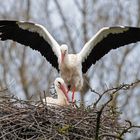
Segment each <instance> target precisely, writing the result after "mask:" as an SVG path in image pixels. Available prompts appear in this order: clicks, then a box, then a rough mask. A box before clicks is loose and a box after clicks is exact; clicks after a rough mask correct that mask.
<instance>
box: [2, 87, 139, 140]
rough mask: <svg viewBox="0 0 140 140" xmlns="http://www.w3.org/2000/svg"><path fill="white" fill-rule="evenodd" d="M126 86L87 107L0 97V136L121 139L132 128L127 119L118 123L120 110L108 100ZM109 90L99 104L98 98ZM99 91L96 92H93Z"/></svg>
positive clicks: (54, 139) (38, 139)
mask: <svg viewBox="0 0 140 140" xmlns="http://www.w3.org/2000/svg"><path fill="white" fill-rule="evenodd" d="M127 88H128V85H127V86H126V87H125V86H120V87H118V88H113V89H109V90H107V91H105V92H103V93H102V94H100V95H99V98H98V100H97V101H96V102H95V103H94V104H93V105H92V106H90V107H86V108H84V107H83V106H80V107H77V106H73V105H70V106H67V107H61V106H47V105H46V104H44V103H43V102H42V101H40V102H39V103H37V104H35V102H31V101H23V100H20V99H18V98H15V97H14V96H6V95H5V96H1V97H0V139H3V140H5V139H12V140H17V139H18V140H24V139H28V140H48V139H49V140H62V139H65V140H117V139H119V140H123V137H124V135H125V134H126V133H127V132H129V131H130V130H131V129H132V128H133V127H138V126H133V125H132V123H131V122H130V121H126V122H124V123H120V120H119V118H120V112H117V109H112V107H111V106H109V103H110V102H111V101H112V99H113V96H112V95H113V94H114V93H116V92H118V91H119V90H121V89H122V90H126V89H127ZM106 93H107V94H108V93H110V97H109V98H108V100H107V101H106V102H104V103H102V105H99V101H100V100H101V98H102V97H103V96H104V95H105V94H106ZM96 94H98V93H96Z"/></svg>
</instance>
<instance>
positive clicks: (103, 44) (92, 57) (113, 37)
mask: <svg viewBox="0 0 140 140" xmlns="http://www.w3.org/2000/svg"><path fill="white" fill-rule="evenodd" d="M110 28H115V27H110ZM127 28H129V29H128V30H127V31H124V32H123V33H113V34H112V33H110V34H108V35H107V36H106V37H105V38H103V39H102V40H101V41H100V42H99V43H97V44H96V46H94V48H93V49H92V51H91V53H90V54H89V56H88V57H87V58H86V60H85V61H84V62H82V72H83V73H86V72H87V70H88V69H89V68H90V66H91V65H92V64H95V63H96V61H98V60H99V59H101V58H102V57H103V56H104V55H105V54H107V53H108V52H109V51H110V50H112V49H116V48H119V47H122V46H124V45H127V44H130V43H135V42H138V41H140V28H137V27H127Z"/></svg>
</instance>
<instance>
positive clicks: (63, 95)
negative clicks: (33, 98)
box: [43, 78, 69, 106]
mask: <svg viewBox="0 0 140 140" xmlns="http://www.w3.org/2000/svg"><path fill="white" fill-rule="evenodd" d="M54 88H55V90H56V94H57V99H54V98H52V97H46V98H45V99H43V102H44V103H47V104H48V105H60V106H67V105H69V99H68V96H67V88H66V85H65V82H64V80H63V79H62V78H56V79H55V81H54Z"/></svg>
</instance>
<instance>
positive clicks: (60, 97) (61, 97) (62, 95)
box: [56, 87, 66, 100]
mask: <svg viewBox="0 0 140 140" xmlns="http://www.w3.org/2000/svg"><path fill="white" fill-rule="evenodd" d="M56 92H57V95H58V100H64V99H66V96H65V95H64V93H63V92H62V90H61V89H59V88H58V87H56Z"/></svg>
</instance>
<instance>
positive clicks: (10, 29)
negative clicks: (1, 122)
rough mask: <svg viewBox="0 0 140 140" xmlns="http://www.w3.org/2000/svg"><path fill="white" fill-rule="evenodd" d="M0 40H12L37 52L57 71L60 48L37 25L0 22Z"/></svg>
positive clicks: (19, 22)
mask: <svg viewBox="0 0 140 140" xmlns="http://www.w3.org/2000/svg"><path fill="white" fill-rule="evenodd" d="M0 38H1V40H3V41H4V40H8V39H10V40H14V41H16V42H18V43H21V44H23V45H26V46H30V47H31V48H32V49H34V50H37V51H39V52H40V53H41V54H42V55H43V56H44V57H45V58H46V59H47V61H49V62H50V63H51V64H52V66H53V67H55V68H56V69H57V70H58V71H59V66H58V58H59V56H60V46H59V44H58V43H57V42H56V41H55V40H54V39H53V37H52V36H51V35H50V33H49V32H48V31H47V30H46V29H45V28H44V27H43V26H42V25H39V24H34V23H31V22H22V21H8V20H0Z"/></svg>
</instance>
